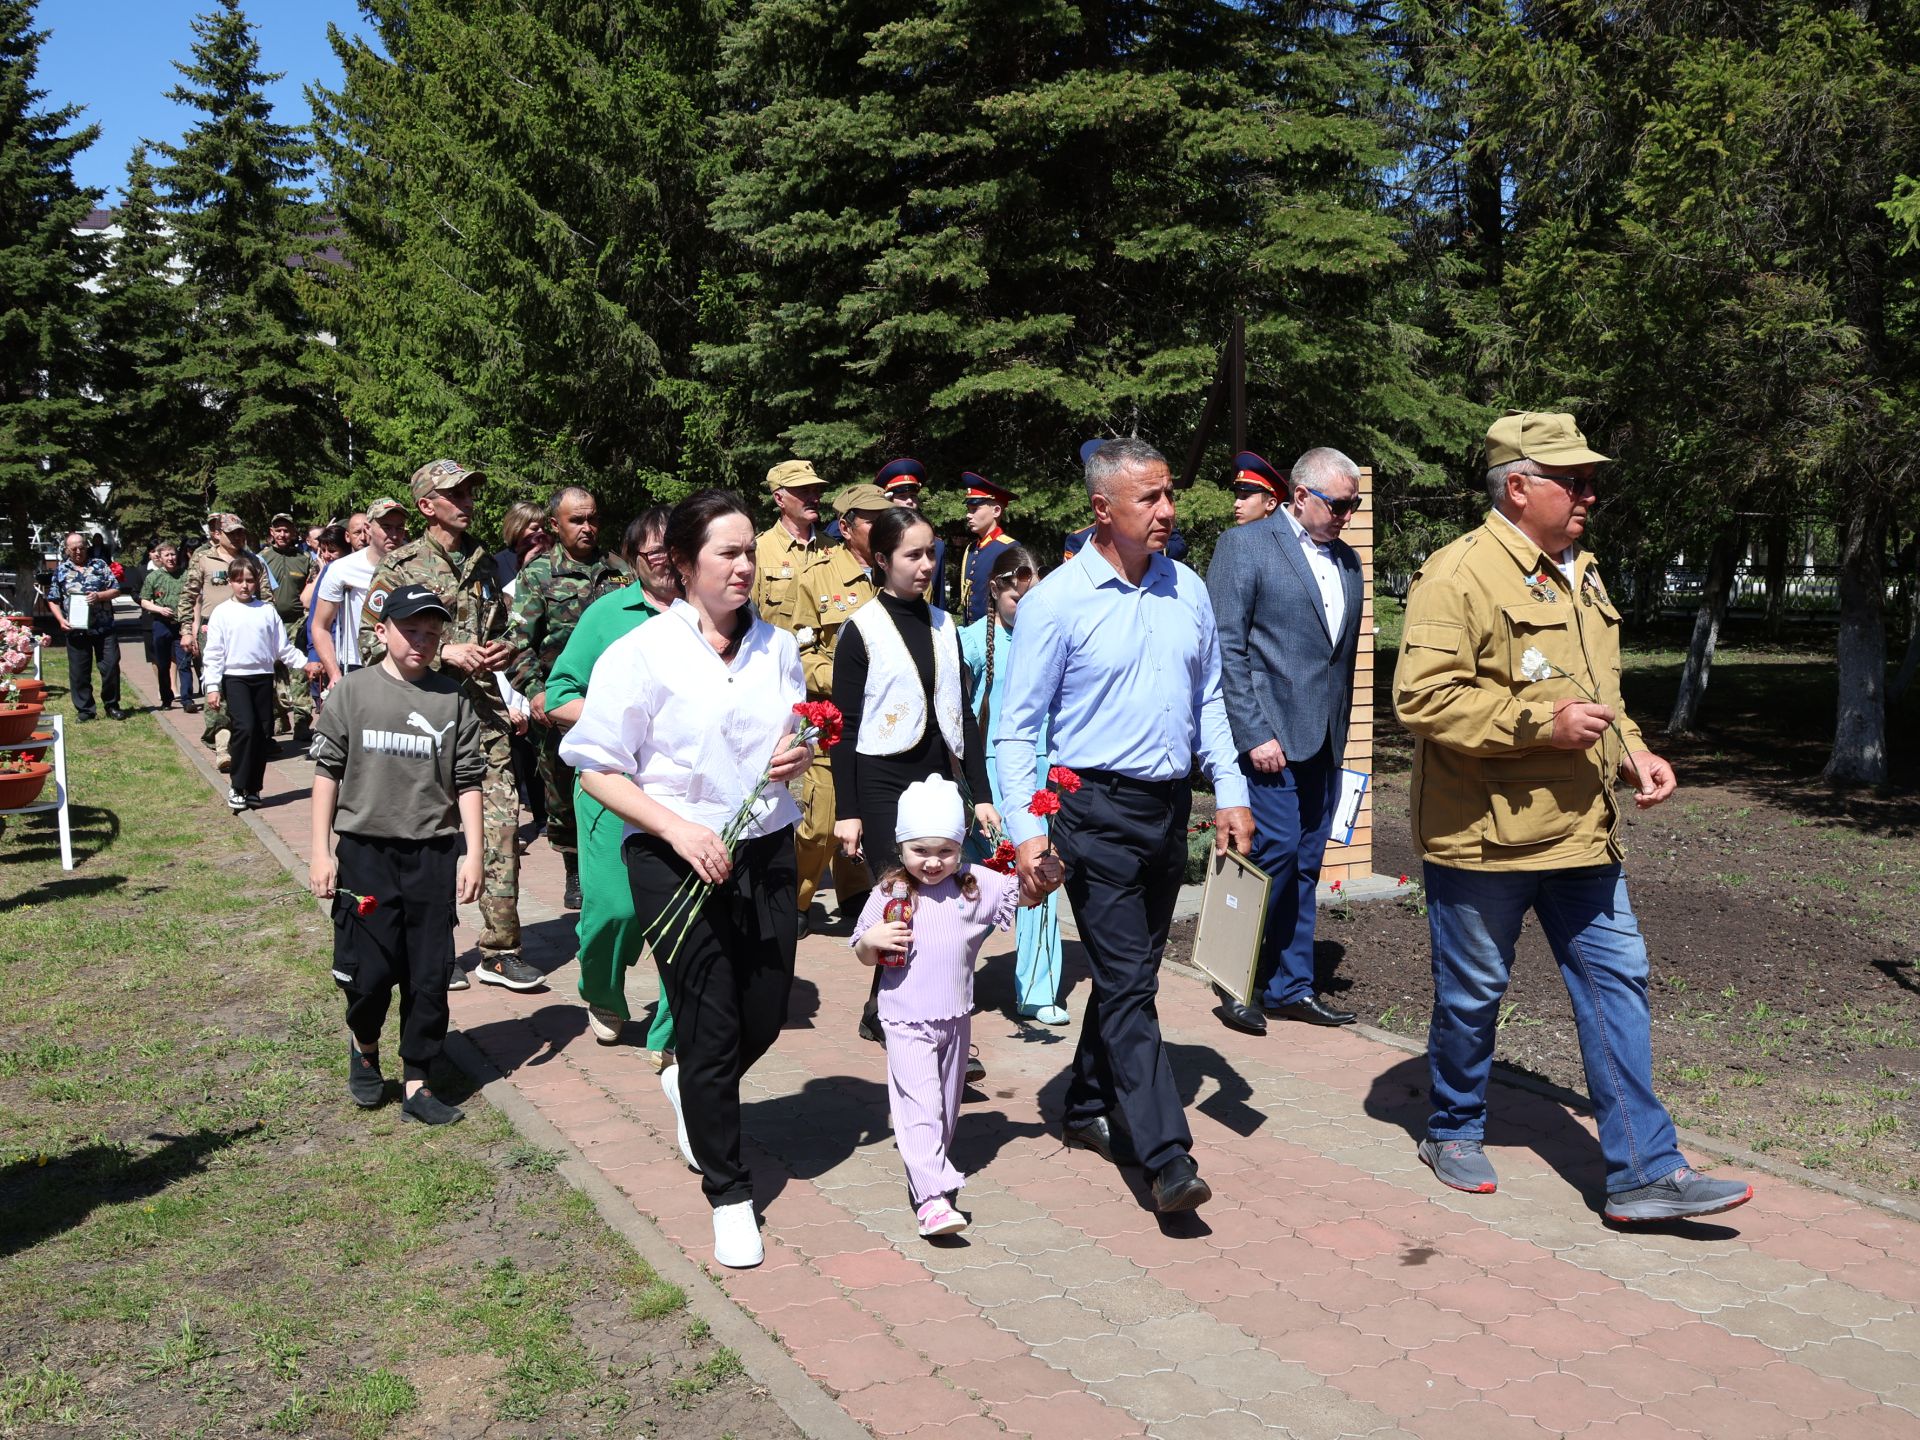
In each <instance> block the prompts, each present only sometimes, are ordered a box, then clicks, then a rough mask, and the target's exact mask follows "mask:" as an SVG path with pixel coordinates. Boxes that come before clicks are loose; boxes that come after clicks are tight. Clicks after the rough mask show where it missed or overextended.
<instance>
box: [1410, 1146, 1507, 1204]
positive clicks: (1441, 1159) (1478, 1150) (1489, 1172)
mask: <svg viewBox="0 0 1920 1440" xmlns="http://www.w3.org/2000/svg"><path fill="white" fill-rule="evenodd" d="M1420 1160H1421V1163H1422V1164H1424V1165H1425V1166H1426V1167H1427V1168H1428V1169H1429V1170H1431V1171H1433V1173H1434V1174H1435V1175H1437V1176H1439V1177H1440V1183H1441V1184H1442V1185H1451V1186H1452V1187H1453V1188H1454V1189H1455V1190H1464V1191H1466V1192H1467V1193H1468V1194H1469V1195H1491V1194H1493V1192H1494V1191H1496V1190H1498V1189H1499V1188H1500V1177H1499V1176H1498V1175H1495V1174H1494V1173H1493V1162H1492V1161H1490V1160H1488V1159H1487V1152H1486V1147H1485V1146H1483V1145H1481V1143H1480V1142H1479V1141H1478V1140H1422V1141H1421V1142H1420Z"/></svg>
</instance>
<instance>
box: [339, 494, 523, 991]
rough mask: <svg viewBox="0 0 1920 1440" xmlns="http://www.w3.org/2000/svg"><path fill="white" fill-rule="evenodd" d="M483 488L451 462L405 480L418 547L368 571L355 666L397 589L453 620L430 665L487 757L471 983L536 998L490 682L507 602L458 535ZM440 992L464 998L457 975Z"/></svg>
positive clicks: (499, 722) (482, 560) (515, 817)
mask: <svg viewBox="0 0 1920 1440" xmlns="http://www.w3.org/2000/svg"><path fill="white" fill-rule="evenodd" d="M485 478H486V474H485V472H484V471H481V470H478V469H470V468H468V467H467V466H465V465H462V464H460V463H459V462H458V461H457V460H434V461H430V462H429V463H427V464H425V465H422V466H421V467H420V468H419V469H418V470H416V471H414V472H413V481H412V491H413V503H414V505H415V506H416V507H417V508H418V509H419V511H420V513H421V514H422V515H423V516H425V517H426V522H427V530H426V533H425V534H424V535H422V536H421V537H420V538H419V539H418V540H414V541H410V542H409V543H408V544H405V545H401V546H399V547H398V548H396V549H393V550H389V551H388V552H387V557H386V559H384V560H382V561H381V562H380V568H379V569H378V570H376V571H374V574H373V584H372V586H371V587H370V588H369V589H368V590H367V599H366V604H365V606H364V607H363V608H362V609H361V612H360V661H361V664H363V665H375V664H378V663H379V661H380V659H381V657H382V656H383V655H385V654H386V646H384V645H383V644H381V643H380V637H379V635H378V633H377V632H376V629H375V627H376V626H377V625H378V624H379V621H380V615H381V613H382V611H384V610H385V608H386V604H387V596H388V595H389V594H391V593H392V592H393V591H394V590H397V589H399V588H400V587H401V586H402V585H424V586H426V587H427V588H428V589H429V590H431V591H433V593H434V594H436V595H438V596H439V597H440V600H441V602H442V603H443V604H444V605H446V607H447V609H449V610H450V611H452V612H453V619H452V621H451V622H449V623H448V625H447V627H446V629H445V630H444V631H443V632H442V634H443V638H442V640H441V642H440V656H439V659H438V660H436V661H435V662H434V663H435V664H436V665H438V666H439V667H440V668H442V669H451V670H456V671H458V672H459V673H460V674H461V675H462V676H463V677H464V682H463V688H464V689H465V690H466V693H467V698H468V700H469V701H470V702H471V703H472V705H473V708H474V709H475V711H477V712H478V714H479V716H480V727H481V728H480V748H481V750H482V751H483V752H484V753H485V755H486V757H487V779H486V784H485V786H484V787H483V788H482V791H481V795H482V800H483V802H484V803H483V811H484V819H485V824H484V826H483V827H482V830H481V841H482V844H483V848H484V851H485V854H484V857H483V858H484V875H485V878H484V879H483V881H482V882H481V886H480V918H481V920H482V922H483V923H484V926H485V928H484V929H483V930H482V931H481V934H480V970H479V974H480V979H481V980H482V981H483V982H485V983H486V984H489V985H504V986H506V987H507V988H508V989H509V990H537V989H539V988H540V987H541V986H542V985H544V984H545V983H546V977H545V976H543V975H542V974H541V973H540V972H539V971H538V970H536V969H534V968H533V966H531V965H529V964H527V962H526V961H524V960H522V959H521V958H520V855H519V852H518V851H517V850H516V849H515V848H514V843H513V839H514V832H515V831H516V830H517V829H519V826H520V796H519V794H518V793H517V792H516V791H515V789H514V785H513V752H512V747H511V745H510V743H509V738H510V737H511V735H512V733H513V720H512V718H511V717H510V716H509V714H508V712H507V702H506V699H505V697H504V696H502V695H501V693H500V686H499V683H498V681H497V680H496V679H495V677H494V672H495V671H496V670H499V669H501V668H503V667H504V666H505V665H506V663H507V662H508V661H509V660H511V659H512V658H513V647H512V646H511V645H510V644H509V643H508V642H507V638H506V635H507V599H506V596H505V595H504V594H502V593H501V589H500V575H499V572H498V571H497V570H496V569H495V568H494V564H493V556H492V555H490V554H489V553H488V552H487V550H486V548H485V547H484V546H482V545H481V544H480V543H479V542H478V541H476V540H474V538H473V537H472V536H471V535H470V534H468V531H469V529H470V528H471V527H472V525H473V492H474V487H475V486H476V485H478V484H479V482H480V481H482V480H484V479H485ZM448 988H449V989H454V990H464V989H466V988H467V977H466V974H465V973H464V972H463V971H461V970H460V969H459V968H458V967H457V966H456V967H455V969H454V972H453V979H452V980H451V981H450V982H449V986H448Z"/></svg>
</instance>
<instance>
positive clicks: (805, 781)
mask: <svg viewBox="0 0 1920 1440" xmlns="http://www.w3.org/2000/svg"><path fill="white" fill-rule="evenodd" d="M798 798H799V800H800V823H799V824H798V825H796V826H795V827H794V831H793V848H794V853H795V858H796V859H797V860H798V862H799V869H800V891H799V902H800V913H801V914H802V915H804V914H806V913H807V909H808V907H810V906H811V905H812V904H813V892H814V891H815V890H817V889H819V888H820V875H821V872H822V871H824V870H825V869H826V868H827V865H828V863H829V862H831V863H832V865H833V891H834V899H835V900H836V901H838V902H839V904H840V906H841V908H842V909H843V910H844V909H845V907H846V903H847V897H848V896H849V895H858V894H860V893H861V892H862V891H865V890H870V889H872V888H873V877H872V876H871V875H869V874H868V873H867V864H866V861H864V860H851V859H849V858H848V857H846V856H845V855H842V854H841V853H840V846H839V843H838V842H837V841H836V840H835V839H834V838H833V765H832V763H831V762H830V761H829V760H828V759H827V756H826V752H825V751H822V752H821V753H820V754H818V755H816V756H815V757H814V759H813V763H812V764H811V765H809V766H807V769H806V773H805V774H804V775H802V776H801V777H800V795H799V797H798Z"/></svg>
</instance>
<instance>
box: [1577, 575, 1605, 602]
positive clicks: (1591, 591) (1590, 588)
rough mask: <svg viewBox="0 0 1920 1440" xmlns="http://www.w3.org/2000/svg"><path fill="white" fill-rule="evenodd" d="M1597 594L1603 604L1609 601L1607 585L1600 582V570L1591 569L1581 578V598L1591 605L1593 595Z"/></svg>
mask: <svg viewBox="0 0 1920 1440" xmlns="http://www.w3.org/2000/svg"><path fill="white" fill-rule="evenodd" d="M1596 595H1598V596H1599V597H1600V603H1601V604H1602V605H1605V604H1606V603H1607V587H1606V586H1605V585H1603V584H1601V583H1600V572H1599V571H1598V570H1589V571H1587V573H1586V574H1585V575H1584V576H1582V577H1581V580H1580V598H1581V600H1582V601H1584V602H1585V603H1586V604H1588V605H1591V604H1593V597H1594V596H1596Z"/></svg>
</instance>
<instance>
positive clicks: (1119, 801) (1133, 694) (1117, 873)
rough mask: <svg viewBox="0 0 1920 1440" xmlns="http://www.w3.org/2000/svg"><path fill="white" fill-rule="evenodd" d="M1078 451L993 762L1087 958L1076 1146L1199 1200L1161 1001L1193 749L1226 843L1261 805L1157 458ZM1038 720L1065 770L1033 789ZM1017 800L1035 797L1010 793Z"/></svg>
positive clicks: (1162, 1188)
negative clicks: (1081, 523)
mask: <svg viewBox="0 0 1920 1440" xmlns="http://www.w3.org/2000/svg"><path fill="white" fill-rule="evenodd" d="M1086 463H1087V491H1088V494H1089V495H1090V497H1091V499H1092V501H1093V514H1094V533H1093V538H1092V539H1091V540H1090V541H1089V542H1088V544H1087V545H1086V547H1085V548H1084V549H1082V550H1081V551H1080V553H1079V554H1078V555H1076V556H1075V557H1074V558H1073V559H1072V560H1070V561H1069V562H1068V563H1067V564H1065V565H1062V566H1061V567H1060V568H1059V569H1058V570H1055V571H1054V572H1053V573H1052V574H1051V575H1049V576H1047V577H1046V579H1044V580H1042V581H1041V582H1040V583H1039V584H1037V585H1035V586H1034V587H1033V589H1031V590H1029V591H1028V592H1027V595H1026V598H1025V599H1023V600H1022V601H1021V602H1020V623H1019V625H1018V627H1017V628H1016V629H1015V630H1014V635H1013V649H1012V652H1011V666H1010V670H1011V673H1010V675H1009V677H1008V680H1007V690H1006V704H1005V708H1004V709H1003V711H1002V712H1001V718H1000V726H999V734H998V742H997V748H996V751H995V761H996V764H997V765H998V767H999V771H1000V791H1001V794H1002V795H1004V796H1006V797H1007V799H1008V812H1009V813H1008V814H1007V816H1006V817H1005V818H1006V827H1007V831H1008V833H1009V835H1010V836H1011V838H1012V839H1013V841H1014V844H1015V845H1016V847H1017V850H1018V857H1019V859H1018V864H1019V870H1020V880H1021V884H1022V887H1023V889H1025V890H1026V891H1027V893H1028V894H1029V896H1033V895H1042V894H1045V893H1047V892H1048V891H1050V890H1052V889H1054V888H1055V887H1056V886H1057V885H1059V884H1060V883H1061V876H1062V867H1064V879H1065V884H1066V890H1067V896H1068V899H1069V900H1070V901H1071V902H1072V904H1073V911H1074V914H1075V915H1076V916H1077V917H1079V923H1080V936H1081V943H1082V944H1083V945H1084V946H1085V947H1086V951H1087V961H1088V964H1089V965H1090V967H1091V968H1092V971H1093V985H1092V991H1093V993H1092V997H1091V998H1090V999H1089V1000H1088V1002H1087V1005H1086V1013H1085V1018H1084V1020H1083V1021H1082V1024H1081V1027H1080V1044H1079V1047H1078V1049H1077V1051H1076V1052H1075V1054H1074V1058H1073V1073H1072V1077H1071V1078H1070V1079H1069V1081H1068V1083H1067V1095H1066V1118H1065V1139H1066V1142H1067V1143H1068V1144H1069V1145H1079V1146H1083V1147H1085V1148H1087V1149H1090V1150H1092V1151H1094V1152H1095V1153H1096V1154H1099V1155H1102V1156H1104V1157H1105V1158H1106V1159H1108V1160H1110V1161H1112V1162H1114V1163H1115V1164H1139V1165H1143V1166H1145V1167H1146V1169H1147V1171H1148V1173H1149V1174H1150V1175H1151V1176H1152V1177H1153V1197H1154V1203H1155V1205H1156V1206H1157V1207H1158V1208H1159V1209H1160V1210H1161V1211H1163V1212H1169V1211H1177V1210H1191V1209H1193V1208H1194V1207H1195V1206H1197V1205H1202V1204H1204V1203H1206V1201H1207V1200H1209V1199H1210V1198H1212V1194H1213V1192H1212V1190H1211V1189H1210V1188H1209V1187H1208V1185H1207V1182H1206V1181H1205V1180H1203V1179H1201V1178H1200V1173H1199V1167H1198V1166H1197V1165H1196V1164H1195V1163H1194V1160H1193V1156H1192V1154H1191V1151H1192V1149H1193V1135H1192V1132H1191V1131H1190V1130H1188V1128H1187V1121H1186V1116H1185V1115H1184V1114H1183V1113H1182V1111H1181V1105H1180V1092H1179V1090H1178V1088H1177V1087H1176V1086H1175V1084H1174V1079H1173V1070H1172V1067H1171V1066H1170V1065H1169V1064H1168V1063H1167V1055H1166V1050H1165V1047H1164V1046H1163V1045H1162V1043H1161V1039H1160V1017H1159V1014H1158V1012H1157V1011H1156V1010H1155V1007H1154V1000H1155V996H1156V994H1157V992H1158V989H1159V981H1160V956H1161V952H1162V951H1163V950H1164V949H1165V948H1166V943H1167V930H1168V927H1169V925H1170V924H1171V923H1172V919H1173V905H1174V900H1175V898H1176V897H1177V896H1178V894H1179V891H1180V882H1181V877H1182V874H1183V872H1184V869H1185V860H1186V841H1187V817H1188V813H1189V810H1190V808H1191V804H1192V798H1193V796H1192V786H1191V783H1190V782H1189V780H1188V772H1189V770H1190V769H1191V767H1192V763H1193V757H1194V755H1195V754H1196V753H1198V754H1199V755H1200V756H1201V757H1202V759H1203V760H1204V762H1205V764H1206V766H1207V770H1208V772H1209V773H1210V774H1211V775H1212V777H1213V783H1214V797H1215V800H1216V803H1217V804H1218V807H1219V808H1218V810H1217V811H1216V820H1217V827H1216V844H1217V845H1218V846H1219V847H1220V848H1221V849H1224V848H1226V846H1227V845H1228V844H1229V843H1231V844H1233V845H1234V846H1235V847H1236V848H1237V849H1239V850H1240V851H1241V852H1242V853H1245V851H1246V850H1247V848H1248V846H1249V845H1250V844H1251V842H1252V838H1253V815H1252V812H1251V811H1250V810H1249V809H1248V808H1247V782H1246V778H1245V777H1244V776H1243V775H1242V774H1241V773H1240V767H1239V759H1238V756H1237V755H1236V754H1235V752H1234V744H1233V735H1232V732H1231V730H1230V729H1229V727H1228V724H1227V712H1226V706H1225V703H1224V701H1223V700H1222V698H1221V691H1220V638H1219V634H1218V631H1217V630H1216V628H1215V625H1214V618H1213V607H1212V605H1211V604H1210V603H1209V602H1208V599H1207V590H1206V586H1205V585H1204V584H1203V583H1202V582H1201V580H1200V577H1199V576H1198V575H1196V574H1194V573H1193V571H1191V570H1189V569H1187V567H1186V566H1184V565H1181V564H1178V563H1176V562H1175V561H1172V560H1169V559H1167V557H1166V555H1165V554H1164V553H1162V552H1164V550H1165V549H1166V544H1167V537H1168V536H1169V535H1171V534H1172V533H1173V519H1174V514H1173V480H1172V477H1171V475H1170V474H1169V472H1168V469H1167V462H1166V459H1165V457H1164V456H1162V455H1161V454H1160V452H1159V451H1157V450H1155V449H1154V448H1153V447H1152V446H1151V445H1148V444H1146V443H1145V442H1144V441H1141V440H1133V439H1125V440H1110V441H1108V442H1107V443H1106V444H1104V445H1102V446H1101V447H1100V448H1099V449H1098V450H1096V451H1094V452H1093V454H1092V456H1091V457H1090V458H1089V459H1088V460H1087V462H1086ZM1043 725H1045V726H1046V727H1047V732H1048V749H1049V751H1050V753H1051V758H1052V759H1053V760H1054V761H1055V762H1056V764H1057V767H1058V768H1057V769H1056V770H1055V771H1054V772H1053V773H1052V775H1051V776H1050V783H1049V784H1048V785H1047V787H1046V789H1045V790H1043V791H1042V792H1041V793H1040V794H1038V795H1035V794H1034V791H1035V782H1036V778H1037V777H1036V774H1035V768H1036V767H1035V760H1034V755H1035V744H1036V742H1037V740H1038V739H1039V736H1040V732H1041V727H1042V726H1043ZM1020 795H1034V800H1033V801H1032V802H1031V803H1030V804H1028V805H1025V806H1022V805H1019V804H1017V803H1015V798H1014V797H1017V796H1020ZM1043 820H1044V821H1046V824H1043ZM1047 824H1050V825H1051V827H1052V830H1051V836H1049V833H1048V830H1047ZM1055 848H1057V849H1058V852H1059V858H1058V860H1055V859H1054V857H1053V851H1054V849H1055Z"/></svg>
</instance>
